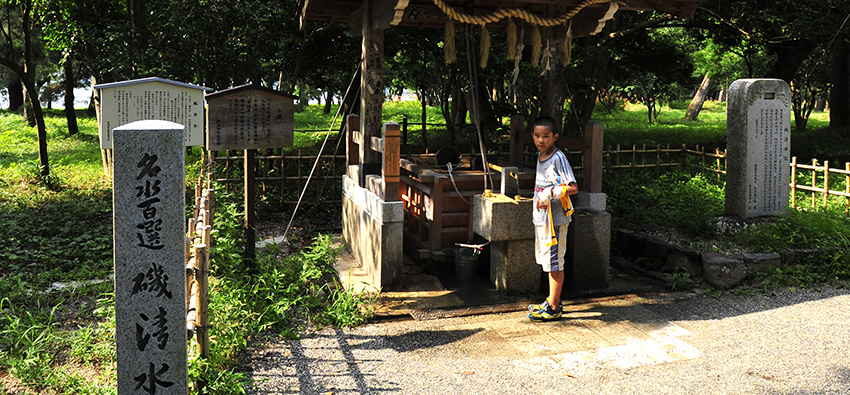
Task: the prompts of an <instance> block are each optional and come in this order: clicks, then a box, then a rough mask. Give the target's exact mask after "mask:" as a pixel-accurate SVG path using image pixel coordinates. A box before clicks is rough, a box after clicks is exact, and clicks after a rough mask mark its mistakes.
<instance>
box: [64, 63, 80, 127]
mask: <svg viewBox="0 0 850 395" xmlns="http://www.w3.org/2000/svg"><path fill="white" fill-rule="evenodd" d="M64 69H65V119H66V120H68V135H69V136H73V135H75V134H77V133H78V132H79V131H80V130H79V128H78V127H77V112H76V111H74V81H76V79H75V78H74V62H73V61H72V60H71V57H70V56H66V57H65V66H64Z"/></svg>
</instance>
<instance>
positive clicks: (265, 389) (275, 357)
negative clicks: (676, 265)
mask: <svg viewBox="0 0 850 395" xmlns="http://www.w3.org/2000/svg"><path fill="white" fill-rule="evenodd" d="M849 305H850V291H848V290H843V289H824V290H798V291H793V292H792V291H783V292H781V293H780V294H778V295H772V296H764V295H751V296H735V295H731V294H724V295H723V296H721V297H719V298H713V297H709V296H700V295H697V294H694V293H680V294H671V295H656V296H648V297H639V296H631V295H629V296H624V297H617V298H605V299H602V300H591V301H585V302H582V303H576V304H571V305H568V306H566V307H565V308H566V311H568V313H566V314H565V317H564V319H562V320H561V321H558V322H555V323H531V322H529V321H527V320H526V319H525V313H524V312H509V313H498V314H483V315H471V316H462V317H453V318H442V319H431V320H413V319H408V320H402V321H391V322H383V323H374V324H370V325H366V326H362V327H359V328H354V329H346V330H338V329H324V330H322V331H319V332H316V333H310V334H307V335H305V336H304V338H303V339H301V340H297V341H283V340H280V339H278V338H274V337H272V338H268V339H265V340H264V341H262V342H260V343H257V344H255V345H254V346H252V352H251V366H252V369H253V371H252V372H251V377H252V378H253V379H254V380H255V381H257V383H256V385H255V388H254V389H252V392H250V393H258V394H259V393H263V394H296V393H304V394H328V393H333V394H365V393H371V394H383V393H394V394H458V393H476V394H480V393H497V394H515V393H535V394H697V393H700V394H848V393H850V358H848V354H847V351H848V350H850V313H848V310H847V307H848V306H849Z"/></svg>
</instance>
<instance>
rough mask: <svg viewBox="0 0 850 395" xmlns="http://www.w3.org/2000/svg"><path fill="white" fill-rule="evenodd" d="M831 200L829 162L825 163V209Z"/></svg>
mask: <svg viewBox="0 0 850 395" xmlns="http://www.w3.org/2000/svg"><path fill="white" fill-rule="evenodd" d="M827 200H829V161H824V162H823V208H826V203H827Z"/></svg>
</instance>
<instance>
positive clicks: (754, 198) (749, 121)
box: [726, 79, 791, 218]
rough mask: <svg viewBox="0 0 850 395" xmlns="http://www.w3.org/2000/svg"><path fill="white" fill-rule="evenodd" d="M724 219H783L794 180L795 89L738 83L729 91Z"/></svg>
mask: <svg viewBox="0 0 850 395" xmlns="http://www.w3.org/2000/svg"><path fill="white" fill-rule="evenodd" d="M727 108H728V109H727V118H726V135H727V141H728V156H727V169H726V214H728V215H733V216H737V217H741V218H752V217H759V216H766V215H781V214H784V213H785V210H786V209H787V207H788V198H789V195H790V187H789V183H790V180H791V168H790V165H789V163H790V162H791V154H790V152H791V151H790V147H791V113H790V108H791V90H790V88H789V87H788V84H787V83H786V82H785V81H782V80H778V79H745V80H737V81H735V82H733V83H732V85H731V86H730V87H729V104H728V107H727Z"/></svg>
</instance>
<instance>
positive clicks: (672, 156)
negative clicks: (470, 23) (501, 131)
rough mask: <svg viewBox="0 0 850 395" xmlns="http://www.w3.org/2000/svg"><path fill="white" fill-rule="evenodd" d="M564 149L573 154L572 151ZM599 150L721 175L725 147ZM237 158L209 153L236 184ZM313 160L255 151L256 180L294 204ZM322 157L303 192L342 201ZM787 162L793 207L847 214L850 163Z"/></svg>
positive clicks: (639, 167) (635, 161)
mask: <svg viewBox="0 0 850 395" xmlns="http://www.w3.org/2000/svg"><path fill="white" fill-rule="evenodd" d="M499 148H501V147H499ZM568 153H569V154H574V153H573V152H572V151H568ZM431 155H433V154H431ZM464 155H466V154H464ZM469 155H471V156H472V157H477V156H478V155H480V154H478V153H474V152H473V153H471V154H469ZM490 155H494V156H497V157H504V156H505V155H506V154H505V153H504V152H503V151H502V150H501V149H499V150H498V151H497V152H494V153H491V154H488V156H490ZM579 156H580V155H579ZM602 156H603V169H604V171H606V172H613V171H631V173H632V174H634V173H635V172H637V171H647V170H655V171H656V172H662V171H664V170H666V169H672V168H677V167H679V168H683V169H692V170H697V171H699V172H703V173H708V174H713V175H715V176H716V177H717V179H718V180H723V178H724V177H725V176H726V170H727V159H726V150H720V149H717V148H713V149H706V147H701V146H699V145H697V146H695V148H689V147H687V146H686V145H685V144H683V145H682V146H680V147H673V146H670V145H666V146H660V145H658V146H647V145H641V146H637V145H632V146H631V147H623V146H621V145H619V144H618V145H616V146H610V145H609V146H608V147H607V149H606V150H603V152H602ZM531 157H532V156H528V158H531ZM242 158H243V157H242V153H241V152H236V151H227V152H225V153H224V154H223V155H219V156H213V160H214V161H213V163H215V165H214V168H215V169H216V170H215V174H216V176H215V180H216V181H218V182H222V183H225V184H227V185H229V186H232V187H235V188H238V187H239V185H240V184H239V183H241V182H242V179H241V174H242V166H243V165H242ZM570 158H571V159H570V162H573V161H574V159H573V158H576V155H570ZM576 159H578V158H576ZM315 160H316V155H315V154H305V153H304V152H303V151H301V150H299V151H298V152H296V153H294V154H286V153H284V152H283V150H280V149H278V150H274V152H269V153H266V154H265V155H257V168H258V169H259V170H263V171H258V177H257V181H258V182H260V183H261V185H260V190H261V191H262V192H263V193H264V194H268V193H271V194H275V193H277V194H278V195H277V196H280V203H281V204H294V203H295V202H296V200H297V197H298V193H300V191H301V188H303V186H304V183H305V182H306V180H307V175H308V174H309V170H310V168H311V167H312V165H313V162H314V161H315ZM321 160H322V163H321V165H320V166H319V167H318V168H317V170H318V173H317V174H315V175H314V176H313V178H314V180H313V183H311V184H310V187H311V190H310V191H308V193H307V195H306V196H307V197H313V198H314V199H315V200H316V201H319V200H321V201H324V202H327V203H341V197H339V196H338V194H339V193H341V191H340V183H341V181H342V177H343V176H344V174H345V160H346V159H345V155H324V156H323V157H322V159H321ZM790 166H791V182H790V183H789V186H790V188H791V206H792V207H799V203H800V199H799V196H797V194H798V193H800V192H807V193H810V194H811V203H810V204H809V205H808V206H810V207H812V208H815V207H818V206H822V207H827V205H828V201H829V197H830V196H832V197H837V198H843V199H844V200H845V202H844V206H845V210H844V211H845V215H847V216H850V163H845V168H843V169H838V168H830V167H829V162H823V164H820V161H819V160H817V159H813V160H812V163H811V164H802V163H798V162H797V158H796V157H794V158H792V161H791V163H790ZM574 168H575V170H577V171H581V169H582V168H583V164H582V163H581V161H580V160H578V161H577V163H575V166H574ZM801 172H802V173H801ZM279 191H283V193H280V192H279Z"/></svg>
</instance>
